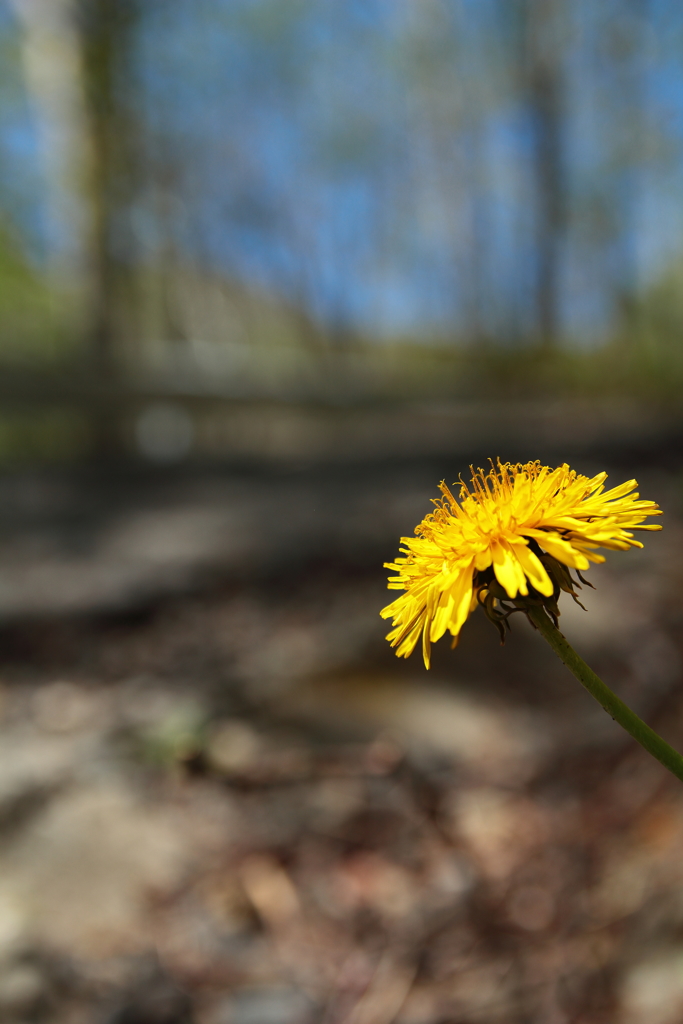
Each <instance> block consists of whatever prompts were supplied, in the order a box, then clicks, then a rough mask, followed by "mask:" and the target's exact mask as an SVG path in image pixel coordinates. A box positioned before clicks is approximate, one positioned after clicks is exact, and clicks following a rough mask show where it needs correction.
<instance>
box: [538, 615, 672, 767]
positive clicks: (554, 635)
mask: <svg viewBox="0 0 683 1024" xmlns="http://www.w3.org/2000/svg"><path fill="white" fill-rule="evenodd" d="M525 611H526V612H527V614H528V616H529V619H530V620H531V622H533V624H534V626H536V628H537V629H538V631H539V633H542V634H543V636H544V637H545V639H546V640H547V641H548V643H549V644H550V646H551V647H552V649H553V650H554V651H555V654H557V656H558V657H559V658H561V659H562V661H563V662H564V663H565V665H566V666H567V668H568V669H570V671H572V672H573V673H574V675H575V676H576V678H577V679H578V680H579V682H580V683H581V684H582V685H583V686H585V687H586V689H587V690H588V692H589V693H590V694H592V696H593V697H595V699H596V700H597V702H598V704H602V706H603V708H604V709H605V711H606V712H607V714H608V715H611V716H612V718H613V719H614V721H615V722H618V723H619V725H621V726H623V728H624V729H626V732H628V733H630V734H631V736H633V738H634V740H637V741H638V743H640V745H641V747H645V749H646V750H647V751H648V753H650V754H652V756H653V757H656V758H657V760H658V761H660V762H661V763H662V764H663V765H664V767H665V768H668V769H669V771H670V772H672V773H673V774H674V775H675V776H676V778H678V779H680V780H681V781H682V782H683V757H681V755H680V754H679V753H678V751H676V750H674V748H673V747H670V746H669V744H668V743H667V742H666V740H663V739H662V737H661V736H658V735H657V733H656V732H655V731H654V729H651V728H650V726H649V725H646V724H645V722H643V720H642V719H641V718H638V715H637V714H636V713H635V711H631V709H630V708H629V707H628V706H627V705H626V704H624V702H623V700H619V698H618V697H617V695H616V694H615V693H612V691H611V690H610V688H609V686H606V685H605V684H604V683H603V681H602V679H600V678H599V677H598V676H596V674H595V672H593V670H592V669H591V668H589V667H588V665H587V664H586V662H585V661H583V659H582V658H580V657H579V656H578V654H577V653H576V651H575V650H574V648H573V647H571V646H570V644H568V643H567V641H566V640H565V638H564V637H563V635H562V633H560V631H559V629H558V628H557V627H556V626H554V625H553V623H552V622H551V620H550V618H549V617H548V615H547V614H546V612H545V611H544V609H543V608H542V607H540V606H538V605H537V606H531V607H527V608H525Z"/></svg>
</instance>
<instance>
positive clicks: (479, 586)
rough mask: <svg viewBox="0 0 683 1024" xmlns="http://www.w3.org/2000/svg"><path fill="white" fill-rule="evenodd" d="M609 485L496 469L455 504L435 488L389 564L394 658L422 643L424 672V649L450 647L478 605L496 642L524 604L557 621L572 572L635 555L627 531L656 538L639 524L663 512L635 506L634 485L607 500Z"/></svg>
mask: <svg viewBox="0 0 683 1024" xmlns="http://www.w3.org/2000/svg"><path fill="white" fill-rule="evenodd" d="M606 477H607V474H606V473H598V475H597V476H594V477H590V478H589V477H587V476H582V475H581V474H579V473H577V472H575V471H574V470H572V469H570V468H569V466H568V465H563V466H559V467H558V468H557V469H552V468H550V467H548V466H542V465H541V464H540V463H539V462H528V463H526V464H524V465H522V464H517V465H512V464H510V463H501V462H500V461H498V462H497V463H496V464H495V465H494V464H493V463H492V465H491V469H490V471H485V470H482V469H479V470H476V471H475V470H472V481H471V484H470V485H469V486H468V485H466V484H465V483H462V482H461V485H460V491H459V500H458V499H456V498H455V497H454V495H453V493H452V492H451V490H450V489H449V488H448V487H447V486H446V484H445V483H443V482H442V483H441V485H440V488H439V489H440V491H441V498H438V499H434V504H435V505H436V509H435V511H434V512H431V513H430V514H429V515H427V516H426V517H425V518H424V519H423V520H422V522H421V523H420V524H419V525H418V526H417V527H416V528H415V534H416V536H415V537H402V538H401V545H402V547H401V555H400V556H399V557H398V558H397V559H396V561H395V562H388V563H386V567H387V568H388V569H392V570H394V572H395V573H396V575H395V576H391V577H389V589H390V590H403V591H405V593H403V594H401V596H400V597H399V598H397V599H396V600H395V601H393V602H392V603H391V604H389V605H387V607H386V608H384V609H383V610H382V612H381V613H380V614H381V615H382V616H383V618H385V619H392V620H393V626H394V628H393V629H392V631H391V632H390V633H389V634H388V636H387V640H389V641H391V644H392V646H393V647H395V648H396V654H397V655H398V656H399V657H405V658H407V657H408V655H410V654H411V653H412V651H413V650H414V648H415V646H416V644H417V643H418V641H419V640H420V637H421V638H422V651H423V656H424V661H425V665H426V666H427V668H429V660H430V645H431V644H432V643H434V642H435V641H436V640H439V639H440V638H441V637H442V636H443V635H444V633H446V632H447V631H448V632H449V633H450V634H451V636H452V638H453V644H452V645H453V646H454V647H455V645H456V644H457V642H458V637H459V635H460V630H461V629H462V627H463V625H464V623H465V621H466V620H467V618H468V616H469V615H470V614H471V612H472V611H474V609H475V608H476V607H477V605H479V604H481V605H482V607H483V608H484V611H485V612H486V613H487V615H488V616H489V618H490V619H491V620H492V621H493V622H494V623H495V624H496V625H497V626H498V628H499V629H500V631H501V635H502V636H504V626H505V625H507V618H508V616H509V614H510V613H511V612H512V611H513V610H516V609H520V610H522V611H523V610H524V608H525V604H527V606H528V602H534V603H542V604H543V605H544V606H545V607H546V609H547V610H548V611H549V613H550V614H551V616H552V617H553V618H554V619H555V620H556V619H557V616H558V615H559V610H558V608H557V600H558V598H559V595H560V592H561V591H565V592H567V593H569V594H571V595H572V596H573V597H574V598H575V599H576V591H575V587H577V586H580V584H579V583H578V582H577V581H576V580H575V579H574V578H573V577H572V575H571V570H572V569H573V570H575V571H576V572H577V574H578V576H579V577H580V579H581V580H582V582H584V583H586V582H587V581H586V580H584V579H583V577H582V576H581V571H582V570H586V569H588V568H589V565H590V563H591V562H604V560H605V559H604V556H603V555H601V554H598V553H597V549H598V548H607V549H614V550H620V551H625V550H627V549H628V548H630V547H642V544H641V543H640V541H638V540H636V539H635V538H634V536H633V534H632V533H631V532H630V531H631V530H633V529H640V530H658V529H661V527H660V526H657V525H652V524H645V525H643V521H644V520H645V519H646V518H647V517H648V516H652V515H660V514H661V510H660V509H659V508H658V506H657V505H656V504H655V503H654V502H653V501H643V500H641V499H640V497H639V495H638V493H637V492H636V491H635V490H634V488H635V487H636V486H637V483H636V481H635V480H628V481H627V482H626V483H624V484H621V485H620V486H618V487H613V488H612V489H611V490H607V491H606V490H605V483H604V481H605V479H606Z"/></svg>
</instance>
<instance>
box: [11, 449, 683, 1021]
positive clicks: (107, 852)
mask: <svg viewBox="0 0 683 1024" xmlns="http://www.w3.org/2000/svg"><path fill="white" fill-rule="evenodd" d="M597 459H598V456H597V455H594V456H593V457H592V459H591V458H587V457H584V459H583V462H582V463H581V464H580V465H579V466H578V467H577V468H580V469H581V470H582V471H586V472H591V471H593V470H594V469H595V468H596V466H597V465H598V463H597V462H596V460H597ZM461 468H462V467H461V466H455V465H450V464H446V465H444V463H443V460H441V461H439V460H433V459H432V460H430V459H424V460H422V461H421V462H420V463H410V462H404V463H401V462H395V463H391V464H390V463H383V464H381V465H374V466H373V465H371V464H366V465H364V466H358V465H353V464H347V465H345V466H339V467H337V468H335V469H334V471H333V470H331V469H328V470H321V469H317V470H316V469H310V468H309V469H308V470H306V469H303V468H302V469H300V470H296V471H295V470H289V471H284V470H282V469H280V470H272V471H269V472H266V471H261V472H256V471H255V470H250V471H248V470H247V469H245V468H242V469H241V470H238V469H234V470H233V471H228V470H224V471H218V470H210V469H204V470H202V469H201V468H195V469H187V470H184V471H182V472H181V471H171V470H168V471H166V470H163V471H162V470H154V471H152V470H146V469H132V468H130V467H127V468H126V467H122V468H120V469H118V470H117V469H112V470H110V471H107V472H106V473H105V472H104V471H102V472H100V473H95V472H94V471H89V472H86V471H78V472H77V471H75V470H74V471H70V472H61V471H57V470H50V471H45V472H43V473H32V474H28V473H27V474H17V475H14V476H6V477H5V478H3V480H2V482H1V483H0V497H1V498H2V500H1V501H0V507H1V508H2V510H3V511H2V524H1V525H2V548H1V550H0V615H1V616H2V622H3V625H2V630H1V633H0V658H1V666H2V667H1V679H2V688H1V689H0V696H1V700H0V715H1V720H0V839H1V844H0V1020H2V1021H7V1022H12V1024H18V1022H24V1021H26V1022H28V1021H36V1022H47V1021H49V1022H55V1024H62V1022H64V1024H79V1022H84V1024H85V1022H91V1021H93V1022H109V1024H114V1022H117V1024H148V1022H149V1024H174V1022H177V1024H189V1022H196V1024H313V1022H318V1021H321V1022H325V1024H342V1022H344V1024H391V1022H396V1024H475V1022H480V1024H493V1022H498V1021H500V1022H505V1024H517V1022H519V1024H522V1022H524V1024H526V1022H534V1024H570V1022H572V1024H574V1022H576V1024H579V1022H580V1024H677V1022H679V1021H680V1020H681V1019H683V937H682V936H683V868H682V867H681V859H680V848H681V841H682V840H683V790H681V788H680V785H679V784H678V783H677V782H676V780H675V779H673V778H670V777H668V776H667V775H666V774H665V772H664V770H663V769H661V768H660V767H659V766H658V765H657V764H656V763H655V762H651V761H650V760H649V759H648V758H647V756H646V755H645V754H644V753H643V752H642V751H640V749H635V747H634V745H633V744H632V743H631V742H630V741H629V740H628V738H626V737H625V736H624V735H622V733H621V732H620V730H619V729H618V728H617V727H616V726H615V725H614V724H613V723H612V722H611V721H610V719H609V718H608V717H607V716H606V715H605V714H604V712H602V710H601V709H600V708H599V707H597V705H594V704H593V702H592V701H591V699H590V698H589V697H588V696H587V695H585V694H584V693H583V692H582V691H581V689H580V687H579V686H578V684H577V683H575V682H574V680H573V679H572V678H571V677H570V676H569V675H568V673H566V671H565V670H564V669H563V668H562V666H561V665H559V663H558V664H556V663H555V660H554V658H553V656H552V654H551V653H550V652H549V651H548V650H546V649H545V648H544V646H543V644H542V641H541V640H540V638H538V637H537V636H535V635H534V634H533V633H532V631H531V629H530V628H529V626H528V625H527V624H526V623H525V622H522V621H518V622H516V623H515V626H514V630H513V633H512V636H511V638H510V640H509V642H508V644H507V645H506V647H505V648H503V649H501V648H500V647H499V646H498V639H497V634H496V633H495V631H494V630H493V629H492V628H491V627H490V626H489V624H488V623H487V622H486V621H485V620H484V618H483V616H481V617H479V616H474V618H473V619H472V621H471V622H470V623H469V624H468V626H467V628H466V630H465V633H464V635H463V641H462V645H461V647H460V648H459V649H458V650H457V651H456V652H450V651H449V649H448V645H447V644H446V645H445V647H444V649H443V650H441V647H440V645H439V647H437V650H436V655H437V656H436V658H435V665H434V668H433V670H432V671H431V672H430V673H429V674H427V673H426V672H425V671H424V669H423V667H422V665H421V663H420V661H419V658H418V657H414V658H413V659H411V660H410V661H408V662H402V661H401V662H399V661H398V660H397V659H396V658H395V657H394V656H393V654H392V652H391V651H390V649H389V648H388V645H387V644H386V643H385V641H384V640H383V634H384V632H385V624H384V623H383V622H382V621H381V620H380V619H379V617H378V615H377V612H378V610H379V608H381V607H382V606H383V604H384V603H386V600H387V595H386V591H385V589H384V585H385V572H384V570H383V569H382V568H381V563H382V561H383V560H385V559H386V558H388V557H391V556H393V554H395V549H396V545H397V540H398V537H399V535H400V534H401V533H404V532H407V531H411V530H412V528H413V526H414V525H415V523H416V522H417V521H418V520H419V519H420V518H421V517H422V515H423V514H424V513H425V511H426V510H427V507H428V499H429V497H430V496H432V495H433V494H435V491H436V488H435V485H436V483H437V481H438V479H439V478H440V477H441V476H443V475H445V476H446V477H447V478H449V479H455V478H456V476H457V473H458V472H459V471H460V469H461ZM606 468H608V469H609V468H610V466H609V465H607V467H606ZM630 475H638V477H639V479H640V482H641V485H642V487H641V489H642V492H643V494H644V495H645V496H647V497H648V498H653V499H655V500H657V501H659V502H660V503H661V505H662V506H663V507H664V508H665V510H666V519H665V527H666V528H665V530H664V531H663V532H662V533H661V534H656V535H651V536H648V537H647V546H646V548H645V549H644V550H643V551H634V552H630V553H628V554H625V555H618V554H616V555H613V556H612V557H611V558H610V559H609V561H608V563H607V565H606V566H604V567H599V568H597V569H593V570H591V579H592V581H593V582H594V583H595V584H596V586H597V587H598V591H597V592H596V593H593V592H592V591H589V592H588V593H587V596H586V598H585V603H586V605H587V608H588V612H587V613H585V612H582V611H581V610H580V609H578V608H577V607H575V606H572V605H571V604H570V605H569V606H567V605H565V607H564V613H563V619H562V624H563V626H564V628H565V630H566V632H567V635H568V636H569V638H570V639H571V640H573V641H575V642H576V645H577V647H578V648H579V650H580V651H581V652H582V653H583V654H585V656H586V657H587V659H588V660H589V661H590V662H591V664H592V665H593V666H594V667H595V668H596V670H597V671H598V672H600V673H601V674H604V677H605V678H606V680H607V681H608V682H610V683H612V684H613V685H614V687H615V689H617V691H618V692H619V693H620V695H621V696H623V697H624V698H625V699H626V700H628V701H629V702H631V703H632V704H633V706H634V707H635V708H636V709H637V710H638V711H639V712H640V713H641V714H643V715H644V716H645V717H646V718H647V719H648V721H650V722H651V723H652V724H653V725H654V726H655V727H659V728H660V729H661V730H662V732H663V733H664V734H665V736H666V737H667V739H669V740H670V741H671V742H673V743H675V744H677V745H678V746H679V748H681V747H683V696H682V691H681V685H680V684H681V654H682V651H681V646H682V645H681V639H680V626H681V619H682V616H683V605H682V603H681V597H680V593H681V579H682V577H683V561H682V559H681V556H680V551H681V538H682V537H683V509H682V499H683V492H682V488H681V483H682V478H681V475H680V472H679V470H678V468H677V458H676V457H675V453H674V455H670V457H668V458H663V457H662V453H661V452H653V453H650V455H649V456H648V457H647V458H644V459H642V460H641V464H640V465H633V464H630V465H629V466H628V467H627V468H626V470H625V471H624V468H623V466H621V465H615V467H614V476H615V482H616V479H617V478H618V479H619V480H621V479H624V478H626V477H628V476H630Z"/></svg>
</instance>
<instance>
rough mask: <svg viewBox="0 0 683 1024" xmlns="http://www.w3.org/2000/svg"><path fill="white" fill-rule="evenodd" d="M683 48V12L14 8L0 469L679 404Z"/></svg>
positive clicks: (267, 0) (518, 7)
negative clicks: (492, 402) (448, 419)
mask: <svg viewBox="0 0 683 1024" xmlns="http://www.w3.org/2000/svg"><path fill="white" fill-rule="evenodd" d="M682 32H683V14H681V12H680V10H679V8H678V5H676V4H673V3H670V2H666V0H622V2H619V3H610V2H604V3H600V4H591V3H583V2H580V0H579V2H575V3H567V2H563V0H512V2H507V0H506V2H501V3H499V2H495V0H486V2H484V3H469V2H467V0H459V2H455V0H454V2H439V0H425V2H422V3H416V2H411V0H405V2H404V0H400V2H392V3H387V2H382V0H369V2H363V3H355V2H350V3H345V4H335V3H321V2H316V0H291V2H284V0H261V2H257V0H226V2H222V0H221V2H211V3H208V2H207V3H205V2H203V0H193V2H191V3H190V2H184V0H166V2H157V0H90V2H81V3H77V2H75V0H50V2H47V0H45V2H43V3H41V2H40V0H3V3H2V5H0V46H1V47H2V80H1V85H0V88H1V95H0V149H1V154H2V161H1V166H2V188H1V190H0V211H1V214H2V225H1V227H2V233H1V237H0V247H1V248H0V360H1V361H2V365H3V373H2V381H3V383H2V405H3V416H2V421H3V422H2V424H1V427H2V429H1V430H0V435H1V436H2V437H3V441H2V444H1V445H0V448H2V449H3V450H4V452H5V458H10V457H13V453H16V452H17V451H18V452H19V454H20V453H21V450H22V449H27V452H26V454H28V449H31V448H34V449H35V450H36V453H37V454H38V455H40V454H41V452H42V454H43V456H44V457H51V455H54V454H57V453H61V454H63V455H67V456H70V455H79V454H83V453H84V452H86V451H88V450H92V448H93V446H95V448H98V447H99V449H100V453H101V447H102V445H105V446H106V445H109V446H113V447H114V448H116V447H123V448H126V447H127V448H128V449H129V450H134V449H135V448H136V447H137V448H138V449H140V447H141V448H142V450H143V452H144V451H147V454H150V453H151V454H152V457H154V452H155V451H156V454H157V457H160V458H162V459H163V458H164V457H165V453H166V457H168V458H171V457H173V453H174V450H175V448H177V449H178V453H177V454H178V456H180V455H182V454H184V453H185V450H186V449H188V448H190V447H194V448H195V449H196V451H197V452H199V453H204V454H213V455H219V456H221V455H226V454H227V455H230V454H240V449H245V450H246V454H248V455H251V454H262V455H263V454H265V455H269V454H276V455H281V454H285V455H287V454H296V453H297V449H298V448H299V447H302V449H305V447H306V441H307V440H308V443H309V444H311V443H312V442H311V437H310V435H311V431H309V430H308V429H307V427H308V425H309V421H304V422H303V423H302V422H300V416H298V415H295V414H294V413H293V411H292V407H293V406H299V407H300V406H301V405H302V404H303V405H311V406H315V407H317V409H318V412H317V418H315V419H314V425H317V424H318V421H320V429H321V430H322V431H323V432H325V430H326V429H327V431H328V434H329V433H330V429H331V435H330V444H331V445H332V447H334V441H333V439H334V438H335V437H336V435H335V431H334V429H332V428H329V427H326V418H325V415H324V412H323V411H321V410H324V408H325V407H330V406H332V407H339V406H340V405H342V406H354V405H355V406H357V407H358V406H366V407H367V406H368V404H372V403H375V404H377V403H381V404H383V406H384V407H386V406H387V405H388V404H389V405H391V404H392V403H393V404H394V405H395V403H396V402H403V403H404V404H405V403H408V407H409V409H410V408H411V407H412V408H413V411H414V412H415V409H414V406H415V403H416V402H417V403H425V402H427V403H429V404H430V405H431V406H432V407H434V406H436V405H438V404H439V403H441V404H442V406H443V405H447V404H448V403H452V402H462V401H473V400H474V401H483V400H486V399H487V398H493V399H506V400H511V399H515V398H517V399H532V398H537V399H539V398H540V399H542V400H557V399H558V398H566V397H574V398H576V397H577V396H587V397H588V398H589V400H590V403H591V404H593V403H594V402H595V401H596V400H597V401H598V402H602V403H609V402H610V401H611V402H614V401H615V400H616V401H619V400H621V399H629V400H643V401H655V402H664V403H668V404H669V405H671V404H673V405H674V406H675V405H676V403H677V396H678V393H679V390H680V386H681V380H682V379H683V369H682V358H681V346H680V344H679V337H680V331H681V324H682V323H683V311H682V300H681V297H680V296H681V287H680V281H681V277H682V275H683V244H682V243H681V238H683V231H682V228H683V205H682V204H681V200H680V196H681V189H682V187H683V162H682V160H681V146H682V145H683V128H682V119H683V56H682V54H683V49H682V47H683V43H682ZM171 397H172V398H173V402H169V401H167V400H168V399H170V398H171ZM159 402H163V405H162V406H161V407H158V403H159ZM245 403H247V404H249V403H260V404H261V407H262V409H261V411H265V415H266V418H267V419H268V422H269V423H271V422H272V420H273V417H275V418H276V419H277V416H278V410H279V411H280V412H281V413H282V408H281V407H282V403H285V404H287V405H288V406H289V419H288V420H287V425H285V427H284V428H283V430H282V431H279V432H278V431H277V429H276V427H275V426H273V425H271V430H270V434H269V432H268V430H265V429H262V431H261V435H262V436H260V437H257V436H256V433H257V432H255V430H254V426H253V419H256V418H258V417H252V418H251V419H250V417H249V415H248V412H246V411H245V408H244V405H245ZM38 410H39V412H40V415H39V416H36V412H37V411H38ZM145 414H147V415H145ZM409 414H410V413H409V412H408V415H409ZM415 416H416V429H417V430H418V431H419V430H420V422H421V417H420V414H419V410H418V412H417V413H415ZM245 417H246V418H245ZM423 429H427V430H428V428H423ZM376 430H379V425H377V424H376ZM169 432H170V433H169ZM273 433H276V434H277V433H280V435H281V436H280V438H279V440H278V439H277V438H275V439H274V438H273V437H272V436H270V435H272V434H273ZM313 433H315V431H313ZM385 433H386V434H387V435H388V436H387V437H386V438H385V440H384V442H383V444H384V447H385V448H387V449H388V448H390V447H391V443H392V442H391V433H392V431H391V427H390V426H387V427H386V428H385ZM245 434H246V435H248V436H246V437H245V436H244V435H245ZM306 434H308V435H309V437H308V439H306V438H305V437H303V436H302V435H306ZM294 435H296V437H295V436H294ZM340 443H341V442H340ZM377 443H378V444H379V445H380V446H381V442H379V441H378V442H377ZM318 444H319V445H320V444H322V442H320V441H319V442H318ZM174 446H175V447H174ZM323 447H324V446H323ZM166 449H168V451H166ZM303 454H305V451H303Z"/></svg>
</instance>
